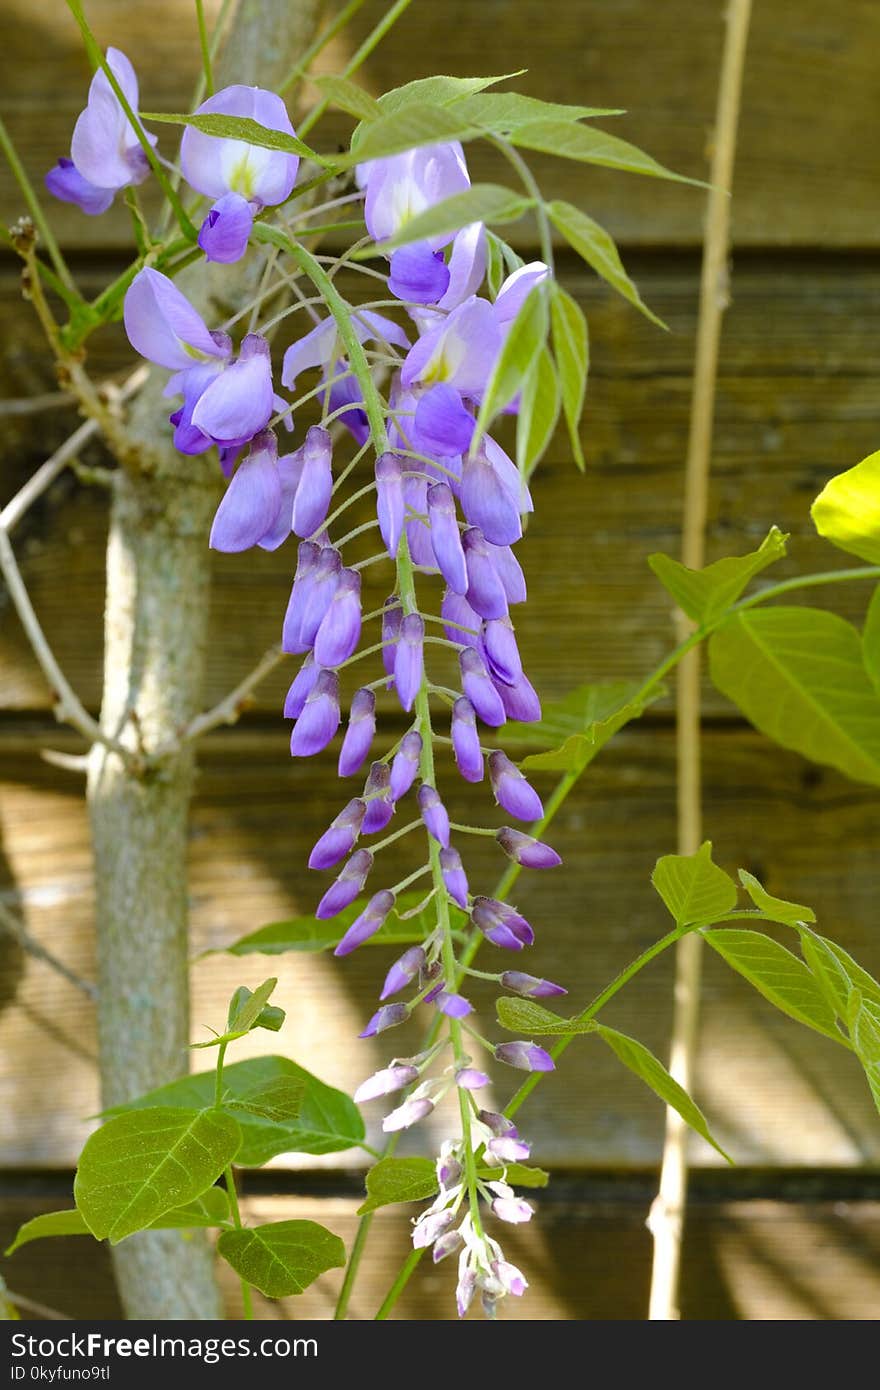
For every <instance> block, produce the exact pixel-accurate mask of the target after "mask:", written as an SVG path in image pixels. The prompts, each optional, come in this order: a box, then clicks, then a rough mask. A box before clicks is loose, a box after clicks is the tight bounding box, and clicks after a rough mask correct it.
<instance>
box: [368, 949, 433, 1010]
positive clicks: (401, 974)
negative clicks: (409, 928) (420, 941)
mask: <svg viewBox="0 0 880 1390" xmlns="http://www.w3.org/2000/svg"><path fill="white" fill-rule="evenodd" d="M424 964H425V952H424V951H423V950H422V947H421V946H410V948H409V950H408V951H404V953H403V955H402V956H401V957H400V959H399V960H396V961H395V962H394V964H393V965H392V967H391V969H390V970H389V971H388V974H387V975H386V976H385V983H384V985H383V986H382V993H381V994H380V995H379V998H380V999H387V998H388V997H389V996H390V995H392V994H398V993H399V992H400V990H402V989H404V988H405V987H406V986H407V985H408V984H409V982H410V980H414V979H415V977H416V975H418V973H419V971H420V970H422V968H423V967H424Z"/></svg>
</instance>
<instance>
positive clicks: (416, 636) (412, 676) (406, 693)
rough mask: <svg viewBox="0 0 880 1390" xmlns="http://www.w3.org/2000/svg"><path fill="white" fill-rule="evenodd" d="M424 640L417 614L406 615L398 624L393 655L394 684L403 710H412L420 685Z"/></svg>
mask: <svg viewBox="0 0 880 1390" xmlns="http://www.w3.org/2000/svg"><path fill="white" fill-rule="evenodd" d="M424 640H425V624H424V620H423V619H422V618H421V616H420V615H419V614H418V613H407V615H406V617H405V618H403V619H402V621H401V624H400V634H399V640H398V643H397V646H396V647H395V655H394V684H395V686H396V687H397V698H398V699H399V700H400V703H401V704H402V705H403V708H404V709H405V710H411V709H412V707H413V704H414V702H415V698H416V696H417V695H418V693H419V688H420V686H421V684H422V674H423V670H424V663H423V643H424Z"/></svg>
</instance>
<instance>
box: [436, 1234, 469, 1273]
mask: <svg viewBox="0 0 880 1390" xmlns="http://www.w3.org/2000/svg"><path fill="white" fill-rule="evenodd" d="M462 1244H463V1241H462V1236H461V1232H460V1231H447V1232H446V1234H445V1235H442V1236H438V1237H437V1239H436V1240H435V1241H434V1249H433V1250H432V1251H431V1258H432V1259H433V1261H434V1263H435V1265H436V1264H439V1263H440V1261H441V1260H445V1259H446V1256H447V1255H454V1254H455V1252H456V1250H459V1249H460V1248H461V1246H462Z"/></svg>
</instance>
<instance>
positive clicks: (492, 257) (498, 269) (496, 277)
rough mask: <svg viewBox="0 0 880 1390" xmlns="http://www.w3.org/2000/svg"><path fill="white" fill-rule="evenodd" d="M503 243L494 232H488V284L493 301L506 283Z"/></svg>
mask: <svg viewBox="0 0 880 1390" xmlns="http://www.w3.org/2000/svg"><path fill="white" fill-rule="evenodd" d="M502 244H503V243H502V242H501V239H500V237H497V236H496V235H495V233H494V232H491V231H487V232H486V284H487V286H488V289H489V298H490V299H491V300H492V302H493V303H494V302H495V300H496V299H497V298H498V291H499V290H500V289H501V286H502V284H503V283H504V276H505V273H504V253H503V251H502V249H501V247H502Z"/></svg>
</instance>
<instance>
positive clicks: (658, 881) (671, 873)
mask: <svg viewBox="0 0 880 1390" xmlns="http://www.w3.org/2000/svg"><path fill="white" fill-rule="evenodd" d="M651 882H652V883H653V885H654V887H655V888H656V890H657V892H658V893H659V894H660V897H661V898H662V899H663V901H664V903H665V904H666V906H667V908H668V909H669V912H670V913H671V914H672V916H673V917H674V919H675V921H676V923H677V925H678V926H679V927H692V926H696V925H697V924H701V925H707V924H709V923H711V922H713V921H717V920H718V918H719V917H723V916H724V914H725V912H730V911H731V910H732V909H733V908H734V907H736V898H737V893H736V884H735V883H734V881H733V879H732V878H731V877H730V875H729V874H726V873H725V872H724V870H723V869H719V867H718V865H717V864H714V863H713V862H712V842H711V840H706V841H704V843H703V844H702V845H701V846H700V848H699V849H698V850H697V852H696V854H665V855H664V856H663V858H662V859H658V860H657V863H656V864H655V865H654V872H653V873H652V874H651Z"/></svg>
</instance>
